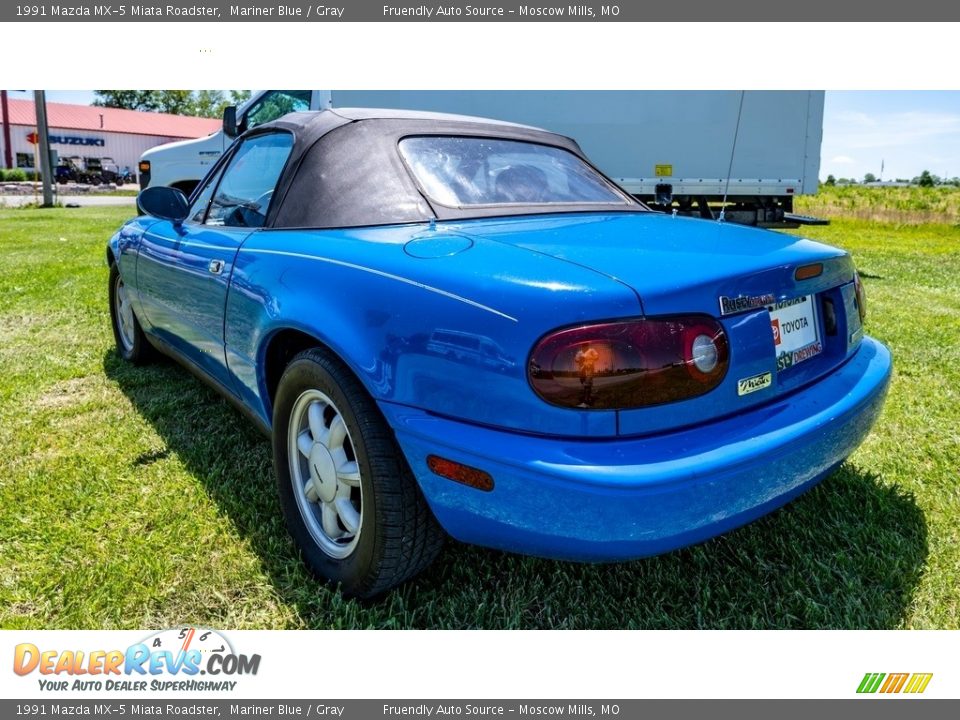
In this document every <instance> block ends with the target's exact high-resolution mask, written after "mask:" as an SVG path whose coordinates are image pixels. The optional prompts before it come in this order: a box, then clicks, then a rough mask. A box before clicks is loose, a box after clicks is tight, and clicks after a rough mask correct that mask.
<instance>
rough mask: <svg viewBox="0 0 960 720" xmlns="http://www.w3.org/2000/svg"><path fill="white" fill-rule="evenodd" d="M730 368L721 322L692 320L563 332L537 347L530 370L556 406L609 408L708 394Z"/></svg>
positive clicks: (630, 323)
mask: <svg viewBox="0 0 960 720" xmlns="http://www.w3.org/2000/svg"><path fill="white" fill-rule="evenodd" d="M728 363H729V345H728V343H727V337H726V334H725V333H724V332H723V328H722V327H721V326H720V323H718V322H717V321H716V320H714V319H713V318H711V317H707V316H697V315H691V316H684V317H666V318H645V319H641V320H630V321H626V322H614V323H600V324H596V325H585V326H582V327H576V328H568V329H566V330H558V331H557V332H554V333H550V334H549V335H547V336H546V337H545V338H543V339H542V340H541V341H540V342H539V343H538V344H537V346H536V347H535V348H534V349H533V353H532V354H531V355H530V362H529V364H528V367H527V373H528V375H529V378H530V384H531V385H532V386H533V389H534V391H536V393H537V395H539V396H540V397H541V398H543V399H544V400H546V401H547V402H548V403H550V404H552V405H560V406H562V407H579V408H585V409H587V408H589V409H594V410H601V409H603V410H609V409H627V408H639V407H647V406H649V405H660V404H662V403H668V402H675V401H677V400H686V399H688V398H693V397H697V396H698V395H703V394H704V393H707V392H709V391H710V390H712V389H713V388H715V387H716V386H717V385H719V384H720V381H721V380H723V376H724V375H725V374H726V372H727V365H728Z"/></svg>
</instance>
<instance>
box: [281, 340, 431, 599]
mask: <svg viewBox="0 0 960 720" xmlns="http://www.w3.org/2000/svg"><path fill="white" fill-rule="evenodd" d="M314 390H316V391H319V392H321V393H323V394H324V395H326V396H327V397H328V398H329V399H330V400H332V402H333V404H334V405H335V406H336V410H337V411H338V412H339V414H340V415H341V416H342V418H343V420H344V423H345V425H346V430H347V433H348V440H349V442H350V444H351V448H352V451H353V455H354V456H355V460H356V463H357V466H358V468H359V472H360V483H359V487H360V490H361V493H362V502H361V504H360V511H359V514H360V517H361V524H360V530H359V531H358V532H357V539H356V543H355V547H353V549H352V550H351V551H350V552H349V554H348V555H347V556H346V557H343V558H336V557H333V556H332V555H331V554H330V553H328V552H327V551H326V550H324V548H323V547H322V546H321V545H320V544H319V543H318V542H317V540H315V539H314V537H313V536H312V535H311V532H310V530H309V529H308V527H307V522H306V521H305V519H304V515H303V514H302V513H301V509H300V506H299V505H298V498H297V494H296V493H298V492H299V491H297V490H295V489H294V486H293V480H292V474H291V468H290V457H289V450H288V447H289V438H288V432H289V430H290V424H291V421H292V420H293V418H292V413H293V412H294V409H295V405H296V403H297V401H298V399H299V398H301V396H303V395H304V394H305V393H308V392H310V391H314ZM273 461H274V469H275V473H276V479H277V489H278V491H279V495H280V504H281V507H282V509H283V514H284V517H285V519H286V522H287V528H288V530H289V531H290V535H291V536H292V537H293V540H294V542H295V544H296V546H297V548H298V550H299V551H300V554H301V557H302V558H303V560H304V562H305V563H306V565H307V566H308V567H309V568H310V570H311V571H312V572H313V573H314V574H315V575H317V576H318V577H319V578H320V579H322V580H324V581H326V582H328V583H330V584H333V585H337V584H339V586H340V590H341V592H342V593H343V594H344V595H345V596H347V597H358V598H362V599H370V598H373V597H376V596H377V595H380V594H382V593H384V592H386V591H387V590H389V589H390V588H392V587H395V586H397V585H399V584H400V583H402V582H404V581H405V580H408V579H410V578H411V577H413V576H414V575H416V574H418V573H419V572H421V571H422V570H423V569H424V568H426V567H427V566H428V565H429V564H430V563H431V562H433V560H434V559H435V558H436V556H437V555H438V554H439V552H440V550H441V548H442V546H443V539H444V533H443V530H442V529H441V528H440V526H439V525H438V524H437V521H436V520H435V519H434V517H433V513H432V512H431V511H430V508H429V507H428V506H427V503H426V500H425V499H424V497H423V494H422V493H421V492H420V488H419V486H418V485H417V481H416V479H415V478H414V476H413V473H412V472H411V471H410V468H409V467H408V465H407V463H406V460H405V459H404V457H403V454H402V453H401V451H400V448H399V447H398V446H397V443H396V440H395V439H394V437H393V433H392V431H391V430H390V427H389V426H388V425H387V423H386V421H385V420H384V418H383V416H382V415H381V414H380V411H379V409H378V408H377V406H376V404H375V403H374V402H373V400H372V399H371V398H370V396H369V395H368V394H367V393H366V391H365V390H364V388H363V386H362V385H361V384H360V382H359V381H358V380H357V379H356V378H355V377H354V375H353V374H352V373H351V372H350V370H349V369H348V368H346V367H345V366H344V365H343V364H342V363H341V362H339V361H338V360H336V359H334V358H332V357H330V356H329V355H328V354H327V353H326V352H324V351H323V350H321V349H318V348H317V349H310V350H305V351H304V352H302V353H300V354H299V355H297V356H296V357H294V358H293V360H292V361H291V362H290V364H289V365H288V366H287V368H286V370H285V371H284V373H283V376H282V378H281V379H280V385H279V387H278V389H277V395H276V402H275V403H274V411H273ZM301 502H302V500H301ZM307 512H309V510H307Z"/></svg>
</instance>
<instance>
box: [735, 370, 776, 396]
mask: <svg viewBox="0 0 960 720" xmlns="http://www.w3.org/2000/svg"><path fill="white" fill-rule="evenodd" d="M772 384H773V373H768V372H765V373H760V374H759V375H753V376H752V377H747V378H742V379H740V380H737V395H749V394H750V393H754V392H756V391H757V390H763V389H764V388H768V387H770V386H771V385H772Z"/></svg>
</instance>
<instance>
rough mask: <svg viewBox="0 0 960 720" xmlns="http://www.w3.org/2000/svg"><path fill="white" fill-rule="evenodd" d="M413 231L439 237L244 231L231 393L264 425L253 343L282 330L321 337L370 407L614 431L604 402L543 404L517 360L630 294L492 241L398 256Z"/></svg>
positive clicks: (612, 313) (235, 295)
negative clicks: (595, 407)
mask: <svg viewBox="0 0 960 720" xmlns="http://www.w3.org/2000/svg"><path fill="white" fill-rule="evenodd" d="M430 233H432V235H430ZM425 235H427V236H428V237H429V238H430V239H431V240H434V239H436V238H440V239H441V241H442V240H443V238H444V232H443V230H442V229H438V230H435V231H431V230H429V229H427V228H426V227H425V226H422V225H416V226H397V227H389V228H373V229H353V230H349V231H343V230H322V231H319V230H269V231H262V232H258V233H255V234H254V235H253V236H251V237H250V238H249V239H248V240H247V242H246V243H245V244H244V246H243V247H242V248H241V251H240V253H239V254H238V257H237V262H236V266H235V269H234V273H233V278H232V281H231V289H230V293H229V295H228V298H227V308H226V330H225V335H226V345H227V357H228V364H229V366H230V368H231V369H232V370H233V372H234V374H235V376H236V378H237V380H238V389H239V391H240V393H241V396H242V397H243V400H244V402H246V403H247V404H248V405H249V406H250V407H251V408H253V409H254V410H255V412H256V413H257V414H258V415H260V416H261V417H262V419H263V420H264V421H265V422H267V423H268V424H269V422H270V415H271V412H272V410H271V407H270V401H269V398H268V397H267V393H266V387H265V383H264V378H263V373H262V369H263V366H264V357H265V351H266V348H267V345H268V343H269V341H270V339H271V338H272V337H273V336H274V334H275V333H277V332H278V331H280V330H283V329H286V328H293V329H297V330H300V331H303V332H305V333H308V334H310V335H312V336H313V337H315V338H317V339H318V341H320V342H322V343H323V344H324V345H326V346H328V347H329V348H330V349H331V350H332V351H333V352H335V353H336V354H337V355H338V356H339V357H340V358H341V359H342V360H343V361H344V362H346V363H347V365H349V366H350V368H351V369H352V370H353V372H354V373H355V374H356V375H357V376H358V377H359V378H360V380H361V382H363V384H364V385H365V386H366V388H367V390H368V391H369V392H370V394H371V395H372V396H373V397H374V398H375V399H377V400H378V401H380V402H389V403H399V404H403V405H409V406H413V407H417V408H421V409H425V410H429V411H431V412H435V413H438V414H441V415H446V416H450V417H454V418H458V419H462V420H468V421H471V422H476V423H481V424H485V425H491V426H497V427H506V428H512V429H518V430H523V431H527V432H534V433H544V434H557V435H579V436H610V435H614V434H616V415H615V412H613V411H589V412H583V411H572V410H569V409H560V408H554V407H549V406H547V405H545V403H543V401H542V400H540V399H539V398H538V397H537V396H536V395H535V394H534V393H533V391H532V389H531V388H530V386H529V384H528V382H527V377H526V362H527V356H528V354H529V352H530V349H531V348H532V346H533V345H534V343H535V342H536V341H537V339H538V338H539V337H540V336H541V335H542V334H543V333H545V332H547V331H548V330H550V329H553V328H555V327H558V326H560V325H565V324H571V323H576V322H579V321H586V320H595V319H597V318H613V317H630V316H636V315H639V314H640V310H641V308H640V304H639V301H638V299H637V296H636V294H635V293H634V292H633V291H632V290H631V289H629V288H628V287H626V286H625V285H623V284H622V283H619V282H617V281H615V280H612V279H610V278H608V277H606V276H604V275H600V274H598V273H596V272H594V271H592V270H589V269H586V268H583V267H580V266H577V265H574V264H571V263H568V262H565V261H562V260H557V259H555V258H551V257H548V256H546V255H542V254H539V253H535V252H530V251H528V250H524V249H520V248H516V247H511V246H508V245H504V244H501V243H497V242H493V241H485V240H470V239H464V238H462V236H461V237H460V238H459V240H466V242H463V243H459V244H466V245H469V248H468V249H466V250H464V251H462V252H459V253H457V254H454V255H449V256H443V257H431V258H415V257H411V256H410V255H409V254H407V253H406V252H405V251H404V245H405V244H406V243H407V242H409V241H410V240H411V239H413V238H418V237H423V236H425ZM441 244H442V243H441ZM452 244H453V245H457V244H458V242H456V241H455V242H454V243H452ZM444 331H453V332H454V333H456V335H455V337H457V338H460V340H458V341H457V342H464V343H467V344H470V345H471V346H472V343H471V342H470V340H469V338H473V337H475V338H476V341H477V344H476V349H473V348H470V349H467V350H464V351H459V350H455V349H453V348H450V342H449V341H445V342H438V341H437V338H438V337H439V336H438V335H437V333H443V332H444ZM443 337H445V338H449V337H450V336H449V335H445V336H443ZM464 338H466V339H464Z"/></svg>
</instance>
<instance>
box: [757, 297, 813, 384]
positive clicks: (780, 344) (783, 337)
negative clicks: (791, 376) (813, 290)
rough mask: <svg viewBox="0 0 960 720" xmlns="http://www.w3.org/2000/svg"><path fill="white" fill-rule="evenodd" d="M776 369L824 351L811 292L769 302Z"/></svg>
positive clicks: (786, 366)
mask: <svg viewBox="0 0 960 720" xmlns="http://www.w3.org/2000/svg"><path fill="white" fill-rule="evenodd" d="M767 310H769V311H770V327H771V329H772V330H773V346H774V350H775V352H776V354H777V370H786V369H787V368H790V367H793V366H794V365H796V364H797V363H800V362H803V361H804V360H809V359H810V358H812V357H813V356H815V355H819V354H820V353H821V352H822V351H823V344H822V343H821V342H820V332H819V329H818V327H817V314H816V308H815V305H814V302H813V296H812V295H804V296H802V297H798V298H793V299H791V300H784V301H783V302H779V303H775V304H773V305H768V306H767Z"/></svg>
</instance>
